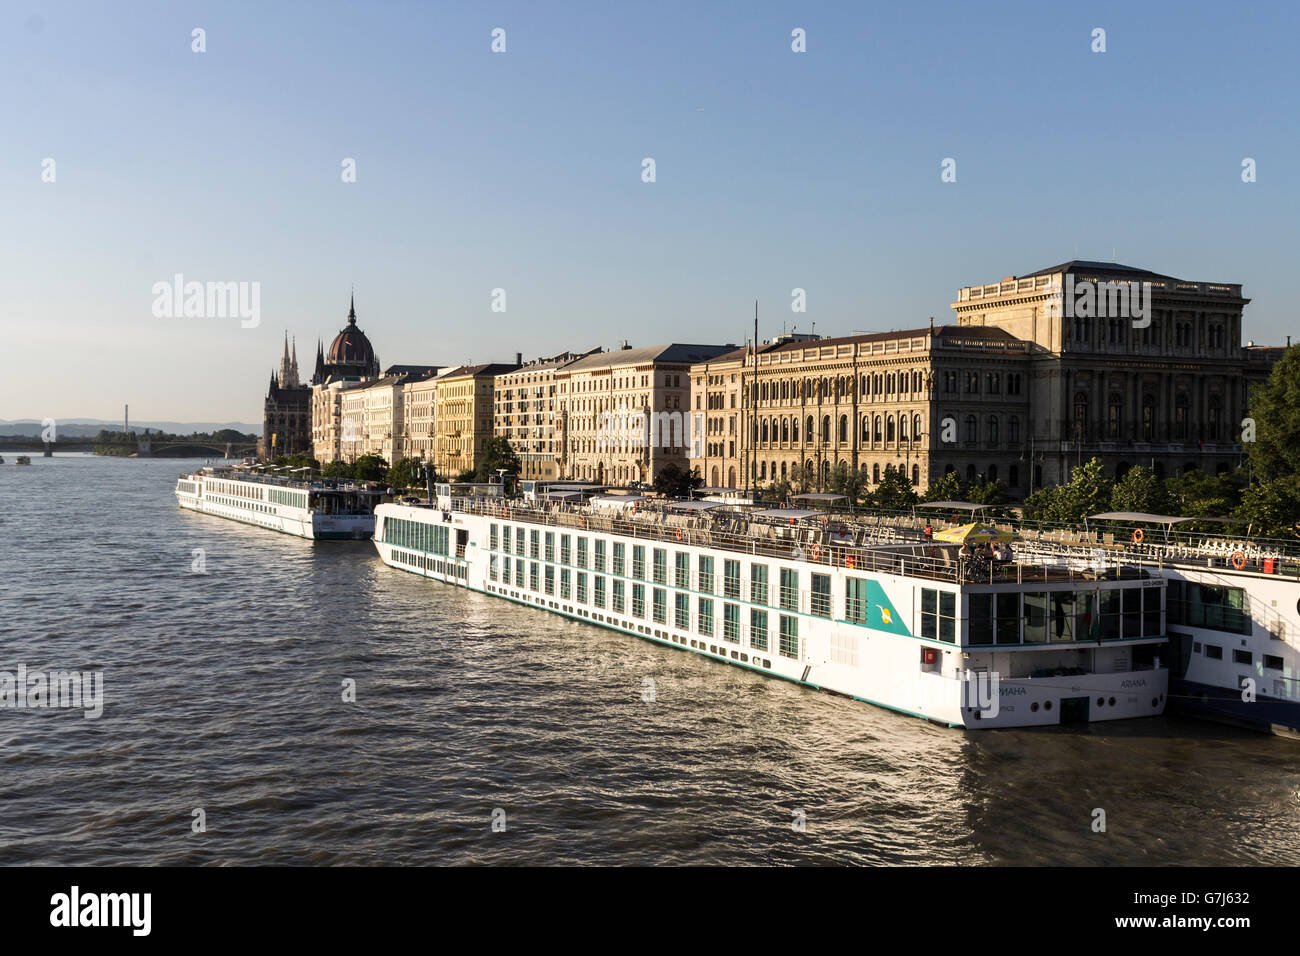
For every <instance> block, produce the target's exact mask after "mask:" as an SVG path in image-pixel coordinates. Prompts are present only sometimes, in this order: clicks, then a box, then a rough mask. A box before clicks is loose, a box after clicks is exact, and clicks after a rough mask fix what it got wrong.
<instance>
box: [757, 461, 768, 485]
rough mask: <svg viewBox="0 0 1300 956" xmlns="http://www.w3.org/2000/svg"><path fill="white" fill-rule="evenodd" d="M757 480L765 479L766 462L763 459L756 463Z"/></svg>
mask: <svg viewBox="0 0 1300 956" xmlns="http://www.w3.org/2000/svg"><path fill="white" fill-rule="evenodd" d="M758 480H759V481H767V462H765V461H760V462H759V463H758Z"/></svg>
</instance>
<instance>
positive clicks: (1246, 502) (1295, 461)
mask: <svg viewBox="0 0 1300 956" xmlns="http://www.w3.org/2000/svg"><path fill="white" fill-rule="evenodd" d="M1250 416H1251V417H1250V418H1248V419H1246V422H1245V426H1244V427H1243V429H1242V444H1243V445H1244V446H1245V448H1246V450H1247V454H1248V455H1249V456H1250V466H1251V479H1252V482H1251V485H1250V487H1249V488H1245V489H1243V490H1242V494H1241V498H1240V501H1241V504H1240V507H1239V508H1238V510H1237V513H1236V515H1235V516H1236V517H1238V518H1241V519H1243V520H1246V521H1249V522H1250V525H1251V529H1252V530H1254V531H1257V532H1259V533H1262V534H1265V535H1269V536H1273V537H1285V538H1294V537H1300V345H1293V346H1291V347H1290V348H1289V349H1287V350H1286V351H1285V352H1284V353H1283V354H1282V358H1281V359H1280V360H1278V362H1277V364H1275V365H1274V366H1273V369H1272V371H1271V372H1270V373H1269V376H1268V381H1267V382H1265V383H1264V384H1262V385H1256V386H1255V387H1254V388H1253V389H1252V390H1251V393H1250ZM1252 426H1253V427H1252ZM1252 431H1253V434H1252ZM1251 438H1253V439H1254V441H1251V440H1250V439H1251Z"/></svg>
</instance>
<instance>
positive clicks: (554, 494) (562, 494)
mask: <svg viewBox="0 0 1300 956" xmlns="http://www.w3.org/2000/svg"><path fill="white" fill-rule="evenodd" d="M543 497H545V498H566V499H567V498H581V497H582V492H581V491H546V492H543Z"/></svg>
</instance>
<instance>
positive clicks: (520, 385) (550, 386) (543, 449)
mask: <svg viewBox="0 0 1300 956" xmlns="http://www.w3.org/2000/svg"><path fill="white" fill-rule="evenodd" d="M591 354H593V352H583V353H581V354H579V353H575V352H562V353H560V354H559V355H553V356H551V357H550V358H539V359H537V360H536V361H533V362H529V363H527V364H520V363H517V364H519V367H518V368H517V369H515V370H513V371H510V372H505V373H503V374H501V375H498V376H497V377H496V384H495V403H494V411H493V432H494V433H495V434H497V435H499V436H500V437H502V438H505V439H506V440H507V441H509V442H510V447H511V448H512V449H514V451H515V453H516V454H518V455H519V477H520V478H526V479H537V480H543V481H546V480H551V479H555V478H558V477H560V464H561V458H562V456H561V454H560V439H559V436H558V434H557V429H556V422H557V421H558V417H559V411H560V398H559V386H558V385H557V384H556V379H555V375H556V372H557V371H558V370H560V369H562V368H564V367H565V366H567V365H569V364H570V363H571V362H573V361H574V360H575V359H578V358H582V357H583V356H586V355H591ZM517 358H518V359H522V358H523V356H518V357H517Z"/></svg>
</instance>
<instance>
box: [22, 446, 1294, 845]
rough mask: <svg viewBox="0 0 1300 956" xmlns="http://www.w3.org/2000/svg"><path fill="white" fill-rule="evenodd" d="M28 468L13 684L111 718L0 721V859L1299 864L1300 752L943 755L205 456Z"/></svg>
mask: <svg viewBox="0 0 1300 956" xmlns="http://www.w3.org/2000/svg"><path fill="white" fill-rule="evenodd" d="M12 462H13V459H12V457H9V458H8V461H7V462H6V464H4V465H0V671H9V672H16V670H17V668H18V667H19V665H25V666H26V668H27V670H28V672H29V673H30V672H34V671H51V670H70V669H77V670H83V671H85V670H101V669H102V671H103V679H104V700H105V703H104V709H103V714H102V716H100V717H98V718H96V719H87V718H86V717H85V716H83V712H82V711H81V710H70V709H63V710H58V709H22V710H19V709H3V710H0V846H3V847H4V848H5V860H4V862H5V863H8V864H15V863H33V864H257V863H277V864H379V863H408V864H409V863H419V864H423V863H434V864H444V863H445V864H463V863H479V864H572V863H601V864H658V863H668V864H719V863H721V864H810V863H854V864H926V863H973V864H1042V863H1052V864H1116V865H1128V864H1253V863H1265V864H1296V863H1300V744H1298V743H1296V742H1294V741H1289V740H1284V739H1279V738H1271V737H1265V736H1259V735H1255V734H1250V733H1247V732H1244V731H1236V730H1232V729H1228V728H1223V727H1220V726H1217V725H1215V724H1210V723H1202V722H1199V721H1193V720H1186V719H1180V718H1174V717H1159V718H1149V719H1143V720H1136V721H1129V722H1120V723H1105V724H1097V725H1090V726H1089V725H1085V726H1083V727H1073V728H1069V729H1063V730H1035V731H986V732H979V733H966V732H962V731H955V730H948V729H944V728H940V727H937V726H933V725H931V724H928V723H926V722H924V721H921V720H919V719H916V718H911V717H905V716H901V715H897V714H893V713H891V712H888V711H884V710H880V709H877V708H874V707H871V706H869V705H867V704H861V703H856V702H852V701H848V700H845V699H842V698H839V697H835V696H831V695H828V694H823V693H819V692H816V691H812V690H807V689H803V688H800V687H797V686H795V685H792V684H789V683H786V682H783V681H779V680H774V679H771V678H764V677H760V676H758V675H757V674H753V673H750V672H748V671H743V670H741V669H739V668H734V667H729V666H726V665H721V664H715V663H710V662H709V661H706V660H704V659H702V658H700V657H697V656H695V655H692V654H689V653H684V652H679V651H673V650H669V649H667V648H661V647H658V646H655V645H652V644H649V643H647V642H644V641H640V640H637V639H636V638H633V637H628V636H620V635H617V634H614V633H611V632H608V631H605V630H603V629H601V628H597V627H594V626H591V625H586V624H581V623H577V622H570V621H566V620H562V619H560V618H558V617H555V616H552V615H550V614H547V613H545V612H543V611H536V610H532V609H528V608H523V607H519V606H517V605H513V604H509V603H506V602H503V601H501V600H499V599H495V598H490V597H486V596H481V595H475V594H470V593H466V592H465V591H463V590H457V589H452V588H449V587H446V586H443V585H439V584H436V583H434V582H430V581H425V580H421V579H417V578H415V577H414V576H412V575H408V574H405V573H403V572H399V571H395V570H392V569H389V568H386V567H385V566H384V565H382V564H381V563H380V561H379V560H378V558H377V557H376V555H375V552H374V549H373V547H372V546H371V545H370V544H369V543H368V542H322V543H313V542H310V541H304V540H300V539H297V538H291V537H289V536H286V535H280V534H275V533H273V532H268V531H262V530H259V529H256V528H252V527H248V526H244V525H240V524H237V523H234V522H230V521H225V520H223V519H219V518H212V517H207V516H202V515H196V514H193V513H191V512H182V511H181V510H180V509H179V508H178V507H177V506H176V503H175V498H174V496H173V494H172V488H173V485H174V482H175V479H176V476H177V475H178V474H179V473H180V472H181V471H183V470H188V469H189V468H190V467H193V466H195V465H197V464H200V463H199V462H192V461H180V460H176V459H169V460H157V459H155V460H130V459H112V458H97V457H94V456H90V455H66V456H56V457H54V458H52V459H44V458H41V457H38V456H35V455H34V456H33V458H32V462H33V465H32V467H31V468H18V467H15V466H14V465H13V463H12ZM195 549H202V550H203V557H204V564H205V568H206V572H207V573H205V574H195V573H193V566H194V560H195V559H194V556H193V552H194V551H195ZM646 678H651V679H652V680H653V682H654V700H653V702H647V701H646V700H644V699H643V688H644V687H645V684H644V682H645V679H646ZM345 680H352V681H355V682H356V701H355V702H354V703H353V702H344V701H343V699H342V697H343V694H342V687H343V682H344V681H345ZM196 810H202V822H203V825H204V827H205V829H204V830H203V832H194V830H195V827H196V823H195V821H196V820H198V819H199V817H196V815H195V811H196ZM1096 810H1102V811H1104V814H1105V832H1094V820H1096V819H1098V818H1099V817H1098V815H1097V814H1096V813H1095V812H1094V811H1096ZM494 819H495V820H496V821H497V826H496V827H495V828H494V826H493V822H494Z"/></svg>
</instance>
